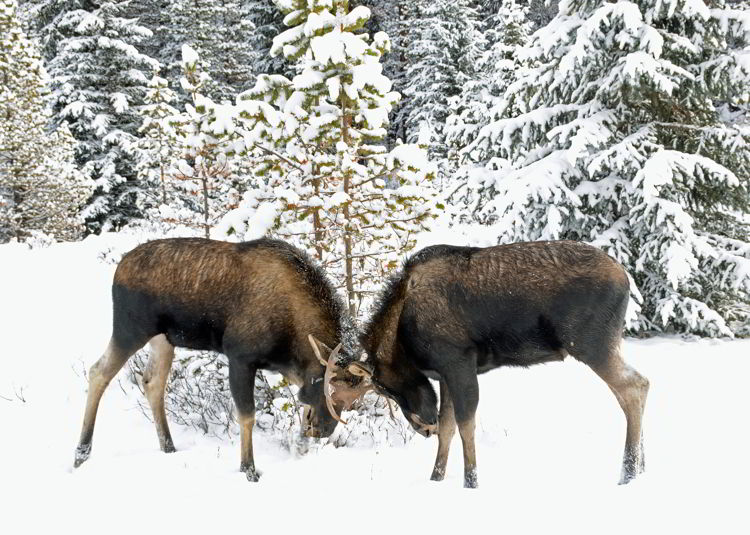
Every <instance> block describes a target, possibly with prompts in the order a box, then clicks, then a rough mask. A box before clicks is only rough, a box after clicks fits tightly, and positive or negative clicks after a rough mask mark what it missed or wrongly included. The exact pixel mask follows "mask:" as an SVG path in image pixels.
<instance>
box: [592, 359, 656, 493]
mask: <svg viewBox="0 0 750 535" xmlns="http://www.w3.org/2000/svg"><path fill="white" fill-rule="evenodd" d="M594 371H595V372H596V373H597V375H599V377H601V378H602V379H603V380H604V382H605V383H607V386H609V388H610V390H612V393H613V394H614V395H615V397H616V398H617V401H618V402H619V403H620V407H622V411H623V412H624V413H625V419H626V420H627V431H626V435H625V453H624V455H623V461H622V477H621V479H620V484H621V485H623V484H625V483H628V482H629V481H631V480H632V479H633V478H635V477H636V476H637V475H638V474H640V473H641V472H643V470H644V468H645V462H644V455H643V439H642V431H641V424H642V420H643V409H644V408H645V406H646V397H647V395H648V389H649V382H648V379H646V378H645V377H643V376H642V375H641V374H640V373H638V372H637V371H635V369H633V368H632V367H630V366H629V365H628V364H626V363H625V361H623V360H622V356H621V354H620V350H619V349H618V350H617V351H616V352H615V353H614V354H613V356H612V357H611V358H610V360H609V361H608V362H607V363H606V364H605V365H603V366H601V367H596V368H594Z"/></svg>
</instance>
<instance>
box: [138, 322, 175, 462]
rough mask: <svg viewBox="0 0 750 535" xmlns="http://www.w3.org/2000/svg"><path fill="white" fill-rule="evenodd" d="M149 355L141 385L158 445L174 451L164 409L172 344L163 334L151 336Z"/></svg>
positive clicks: (171, 359)
mask: <svg viewBox="0 0 750 535" xmlns="http://www.w3.org/2000/svg"><path fill="white" fill-rule="evenodd" d="M149 345H150V346H151V356H150V357H149V359H148V364H147V365H146V370H145V371H144V372H143V387H144V390H145V391H146V399H147V400H148V404H149V405H150V406H151V413H152V414H153V416H154V425H155V426H156V434H157V436H158V437H159V447H160V448H161V450H162V451H163V452H165V453H172V452H173V451H175V447H174V443H173V442H172V434H171V433H170V432H169V424H168V423H167V414H166V411H165V410H164V389H165V388H166V386H167V379H169V372H170V370H171V369H172V361H173V360H174V346H173V345H172V344H170V343H169V342H168V341H167V337H166V336H164V335H163V334H160V335H158V336H155V337H153V338H152V339H151V340H150V341H149Z"/></svg>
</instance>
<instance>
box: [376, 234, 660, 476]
mask: <svg viewBox="0 0 750 535" xmlns="http://www.w3.org/2000/svg"><path fill="white" fill-rule="evenodd" d="M628 299H629V283H628V277H627V274H626V273H625V270H624V269H623V268H622V266H620V265H619V264H618V263H617V262H615V261H614V260H613V259H611V258H610V257H609V256H607V255H606V254H605V253H604V252H603V251H601V250H599V249H596V248H594V247H591V246H588V245H585V244H580V243H575V242H532V243H516V244H510V245H500V246H496V247H488V248H473V247H452V246H445V245H439V246H434V247H428V248H426V249H423V250H421V251H420V252H418V253H417V254H415V255H414V256H413V257H411V258H410V259H409V260H408V261H407V262H406V264H405V265H404V269H403V271H402V272H401V273H399V274H398V275H397V276H395V277H394V278H392V279H391V280H390V281H389V283H388V284H387V285H386V288H385V289H384V291H383V293H382V295H381V299H380V302H379V304H378V306H377V307H376V310H375V313H374V314H373V316H372V319H371V320H370V322H369V323H368V324H367V326H366V327H365V329H364V332H363V335H362V337H361V340H362V343H363V345H364V347H365V349H366V351H367V353H368V355H369V356H370V364H371V367H372V368H373V370H374V373H373V377H372V381H373V384H375V385H376V386H377V387H378V388H379V390H380V391H381V392H384V393H385V394H386V395H389V396H390V397H392V398H393V399H394V400H396V401H397V402H398V403H399V404H400V405H401V407H402V409H403V410H404V413H405V414H406V415H407V418H409V419H410V421H411V422H412V424H413V425H414V427H415V428H416V429H417V430H418V431H420V432H422V433H423V434H426V435H429V434H431V433H433V432H435V430H436V429H438V426H437V423H438V411H437V408H436V399H437V398H436V396H435V393H434V390H433V389H432V387H431V385H430V384H429V382H428V381H427V377H432V378H435V379H440V381H441V393H442V392H444V393H445V394H446V395H449V396H450V397H451V400H450V402H449V401H446V402H445V403H443V405H444V406H445V410H442V409H441V413H440V424H441V425H443V424H444V423H445V425H451V426H453V425H455V424H454V421H455V422H456V423H457V424H458V427H459V430H460V431H461V436H462V439H463V440H464V452H465V456H466V459H467V464H466V465H465V482H466V485H467V486H475V485H476V466H475V464H473V463H474V461H472V459H473V458H474V455H475V454H474V446H473V421H474V412H475V410H476V406H477V403H478V400H479V387H478V383H477V378H476V376H477V374H479V373H483V372H486V371H489V370H491V369H493V368H497V367H500V366H530V365H534V364H538V363H542V362H549V361H555V360H562V359H564V358H565V357H566V356H567V355H572V356H573V357H575V358H576V359H578V360H580V361H582V362H584V363H586V364H588V365H589V366H590V367H591V368H592V369H593V370H594V371H596V373H597V374H599V375H600V376H601V377H602V378H603V379H604V380H605V381H606V382H607V384H608V385H609V386H610V388H612V390H613V392H614V393H615V395H616V397H617V398H618V401H619V402H620V404H621V405H622V406H623V410H624V411H625V414H626V416H627V419H628V439H627V441H626V451H625V462H624V465H623V482H627V481H628V480H630V479H632V477H635V474H636V473H637V471H638V470H640V469H642V455H641V453H640V427H641V423H640V422H641V414H642V410H643V404H644V403H645V397H646V392H647V391H648V381H646V380H645V378H643V377H642V376H640V375H639V374H638V373H637V372H636V371H635V370H633V369H632V368H630V367H628V366H627V365H626V364H625V363H624V362H623V361H622V360H621V356H620V343H621V339H622V332H623V326H624V318H625V312H626V308H627V304H628ZM449 410H452V411H453V412H454V413H455V418H453V417H452V416H451V415H444V414H443V413H444V412H446V411H449ZM636 435H637V437H636ZM452 436H453V431H452V430H450V431H449V430H447V429H440V448H439V452H440V453H439V454H438V459H437V461H436V464H435V471H434V473H433V476H435V477H438V476H440V474H442V473H443V471H444V468H445V457H447V451H448V444H449V440H450V438H451V437H452ZM446 440H447V441H448V442H446V443H445V444H444V443H443V442H444V441H446ZM467 441H469V442H471V443H467ZM628 459H630V461H629V460H628ZM436 474H437V476H436ZM440 477H441V476H440ZM440 477H438V478H440Z"/></svg>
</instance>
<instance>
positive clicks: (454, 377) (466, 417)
mask: <svg viewBox="0 0 750 535" xmlns="http://www.w3.org/2000/svg"><path fill="white" fill-rule="evenodd" d="M447 384H448V390H449V391H450V397H451V399H452V400H453V410H454V413H455V418H456V421H457V422H458V432H459V434H460V435H461V442H462V444H463V448H464V488H467V489H475V488H477V487H478V485H479V483H478V478H477V449H476V445H475V443H474V428H475V424H474V420H475V417H476V412H477V406H478V405H479V382H478V381H477V375H476V370H475V369H461V370H455V371H454V373H452V374H451V375H449V376H448V378H447Z"/></svg>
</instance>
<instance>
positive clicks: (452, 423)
mask: <svg viewBox="0 0 750 535" xmlns="http://www.w3.org/2000/svg"><path fill="white" fill-rule="evenodd" d="M455 434H456V416H455V414H454V412H453V402H452V401H451V397H450V394H449V393H448V385H446V384H445V381H443V380H442V379H441V380H440V424H439V426H438V452H437V458H436V459H435V467H434V468H433V469H432V476H431V477H430V479H431V480H432V481H442V480H443V479H444V478H445V466H446V464H447V463H448V453H449V451H450V448H451V440H453V436H454V435H455Z"/></svg>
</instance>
